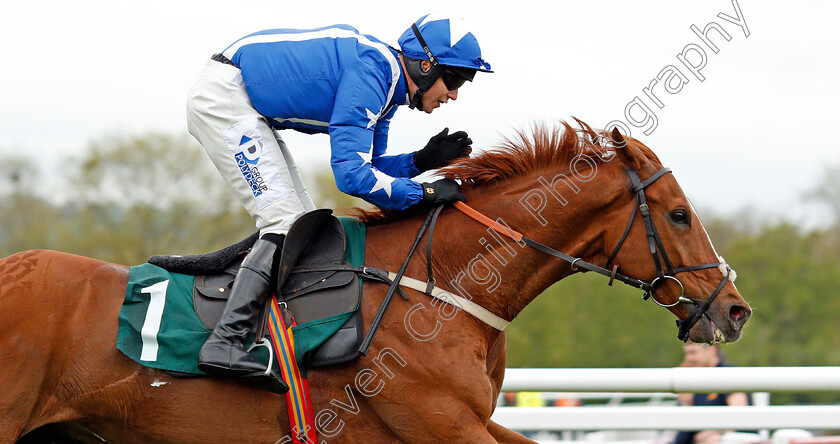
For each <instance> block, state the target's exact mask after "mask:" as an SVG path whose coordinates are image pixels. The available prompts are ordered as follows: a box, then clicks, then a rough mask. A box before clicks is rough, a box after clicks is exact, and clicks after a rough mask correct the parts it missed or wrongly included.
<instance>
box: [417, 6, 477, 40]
mask: <svg viewBox="0 0 840 444" xmlns="http://www.w3.org/2000/svg"><path fill="white" fill-rule="evenodd" d="M436 20H449V47H450V48H451V47H453V46H455V44H456V43H458V42H459V41H461V39H462V38H464V36H465V35H467V34H468V33H469V32H470V30H469V29H467V23H466V22H465V21H464V20H463V19H461V18H457V17H450V16H448V15H444V14H443V13H441V12H433V13H431V14H429V15H428V16H427V17H426V18H425V19H423V22H422V23H420V26H422V25H424V24H426V23H428V22H434V21H436Z"/></svg>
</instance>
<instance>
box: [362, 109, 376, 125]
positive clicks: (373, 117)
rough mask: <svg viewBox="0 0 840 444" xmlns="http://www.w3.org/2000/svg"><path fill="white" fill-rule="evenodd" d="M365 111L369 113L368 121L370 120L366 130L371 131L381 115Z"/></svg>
mask: <svg viewBox="0 0 840 444" xmlns="http://www.w3.org/2000/svg"><path fill="white" fill-rule="evenodd" d="M365 111H366V112H367V117H368V119H370V122H368V124H367V128H366V129H370V127H372V126H373V125H376V121H377V120H379V114H374V113H373V111H371V110H369V109H367V108H365Z"/></svg>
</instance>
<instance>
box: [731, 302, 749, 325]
mask: <svg viewBox="0 0 840 444" xmlns="http://www.w3.org/2000/svg"><path fill="white" fill-rule="evenodd" d="M749 318H750V309H748V308H746V307H743V306H740V305H733V306H732V307H731V308H730V309H729V319H732V321H733V322H735V323H740V324H743V323H744V322H747V319H749Z"/></svg>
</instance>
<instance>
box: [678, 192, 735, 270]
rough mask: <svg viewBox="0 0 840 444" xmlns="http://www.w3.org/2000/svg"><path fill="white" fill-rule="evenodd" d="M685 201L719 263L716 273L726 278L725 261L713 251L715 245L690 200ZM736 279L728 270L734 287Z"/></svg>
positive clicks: (726, 265)
mask: <svg viewBox="0 0 840 444" xmlns="http://www.w3.org/2000/svg"><path fill="white" fill-rule="evenodd" d="M686 200H688V205H689V206H690V207H691V212H692V213H694V219H695V220H697V223H698V224H700V229H702V230H703V233H705V234H706V239H708V240H709V246H710V247H712V251H713V252H714V253H715V257H717V260H718V262H720V265H718V271H720V274H721V275H723V277H726V269H727V267H729V265H728V264H727V263H726V260H725V259H724V258H723V256H721V255H720V254H718V252H717V250H716V249H715V244H714V243H712V238H711V237H709V232H708V231H706V227H704V226H703V221H702V220H700V215H699V214H697V210H696V209H694V204H693V203H691V199H688V198H686ZM737 277H738V274H737V273H735V270H732V269H731V268H730V270H729V280H730V281H731V282H732V285H735V278H737Z"/></svg>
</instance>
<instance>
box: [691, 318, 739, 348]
mask: <svg viewBox="0 0 840 444" xmlns="http://www.w3.org/2000/svg"><path fill="white" fill-rule="evenodd" d="M712 317H714V315H712V314H706V315H703V317H702V318H700V320H699V321H697V323H696V324H694V327H692V328H691V330H690V331H689V334H688V339H687V340H686V343H700V344H709V345H711V344H716V343H719V342H735V341H737V340H738V339H739V338H740V337H741V330H740V329H738V328H735V327H734V326H733V325H731V324H730V325H727V323H726V322H725V321H724V322H720V324H722V325H723V328H721V327H718V324H716V323H715V321H714V320H713V319H712Z"/></svg>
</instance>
